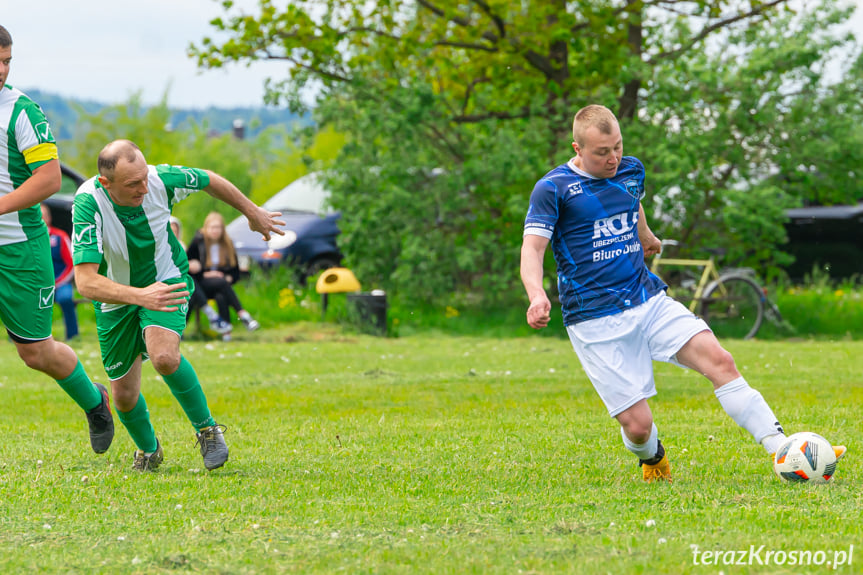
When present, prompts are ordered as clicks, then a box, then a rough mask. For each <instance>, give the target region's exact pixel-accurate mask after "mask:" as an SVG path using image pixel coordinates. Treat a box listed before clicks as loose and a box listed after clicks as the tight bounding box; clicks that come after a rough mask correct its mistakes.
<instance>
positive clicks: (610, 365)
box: [566, 292, 710, 417]
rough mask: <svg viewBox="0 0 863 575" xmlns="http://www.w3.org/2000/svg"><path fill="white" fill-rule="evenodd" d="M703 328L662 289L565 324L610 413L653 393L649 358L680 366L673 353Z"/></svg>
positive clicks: (689, 312) (586, 371)
mask: <svg viewBox="0 0 863 575" xmlns="http://www.w3.org/2000/svg"><path fill="white" fill-rule="evenodd" d="M705 330H708V331H709V330H710V328H709V327H708V326H707V323H706V322H705V321H704V320H703V319H701V318H700V317H697V316H695V315H694V314H693V313H692V312H691V311H689V309H687V308H686V306H684V305H683V304H681V303H680V302H678V301H676V300H674V299H672V298H670V297H668V295H666V293H665V292H661V293H659V294H657V295H655V296H653V297H652V298H650V299H649V300H647V301H646V302H644V303H643V304H641V305H638V306H636V307H634V308H632V309H628V310H626V311H624V312H622V313H618V314H615V315H610V316H606V317H600V318H597V319H591V320H587V321H584V322H580V323H577V324H574V325H568V326H566V331H567V333H568V334H569V340H570V341H571V342H572V347H573V349H574V350H575V353H576V355H578V359H579V360H580V361H581V365H582V367H583V368H584V371H585V373H587V377H588V378H589V379H590V382H591V383H592V384H593V387H594V388H595V389H596V392H597V393H598V394H599V397H600V398H601V399H602V402H603V403H604V404H605V407H606V408H607V409H608V413H609V415H611V417H615V416H617V415H618V414H620V413H621V412H622V411H625V410H626V409H628V408H630V407H632V406H633V405H635V403H637V402H638V401H640V400H642V399H647V398H649V397H653V396H654V395H656V384H655V383H654V380H653V361H654V360H655V361H663V362H666V363H672V364H674V365H678V366H680V367H684V366H682V365H681V364H679V363H678V362H677V359H676V357H675V356H676V355H677V352H678V351H680V349H681V348H682V347H683V346H684V345H686V343H687V342H688V341H689V340H690V339H692V338H693V337H694V336H695V335H696V334H698V333H701V332H702V331H705Z"/></svg>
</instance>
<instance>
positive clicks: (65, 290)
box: [42, 204, 78, 341]
mask: <svg viewBox="0 0 863 575" xmlns="http://www.w3.org/2000/svg"><path fill="white" fill-rule="evenodd" d="M42 219H43V220H45V225H46V226H48V233H49V234H50V235H51V259H52V260H53V261H54V286H55V287H54V303H56V304H57V305H59V306H60V309H61V310H62V311H63V322H64V323H65V324H66V340H67V341H68V340H70V339H72V338H73V337H77V335H78V314H77V313H75V288H74V287H73V284H72V278H73V277H74V276H73V274H74V268H73V267H72V241H71V240H70V239H69V234H67V233H66V232H64V231H63V230H61V229H59V228H55V227H53V226H52V225H51V209H50V208H49V207H48V206H47V205H45V204H42Z"/></svg>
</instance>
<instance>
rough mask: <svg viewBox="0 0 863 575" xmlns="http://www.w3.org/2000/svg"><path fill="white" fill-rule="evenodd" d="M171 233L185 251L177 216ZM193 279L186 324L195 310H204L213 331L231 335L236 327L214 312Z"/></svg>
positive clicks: (174, 217) (173, 217)
mask: <svg viewBox="0 0 863 575" xmlns="http://www.w3.org/2000/svg"><path fill="white" fill-rule="evenodd" d="M171 231H172V232H174V237H176V238H177V241H178V242H179V243H180V247H182V248H183V251H185V250H186V244H184V243H183V223H182V222H181V221H180V219H179V218H178V217H176V216H171ZM190 267H191V266H190ZM190 275H191V273H190ZM192 279H193V280H194V281H195V290H194V292H192V297H191V298H189V311H188V313H186V323H188V322H189V318H190V317H192V313H193V312H194V311H195V310H197V309H200V310H203V312H204V315H206V316H207V320H208V321H209V322H210V327H211V328H213V331H215V332H216V333H217V334H219V335H221V336H225V335H226V334H229V333H231V331H232V330H233V329H234V326H232V325H231V324H230V322H227V321H225V320H223V319H222V318H220V317H219V314H218V313H216V310H214V309H213V306H211V305H210V301H209V300H208V299H207V296H205V295H204V290H203V289H202V288H201V286H200V285H199V284H198V281H197V280H196V279H195V278H194V276H193V278H192Z"/></svg>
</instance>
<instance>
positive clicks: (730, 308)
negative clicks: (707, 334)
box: [701, 275, 764, 339]
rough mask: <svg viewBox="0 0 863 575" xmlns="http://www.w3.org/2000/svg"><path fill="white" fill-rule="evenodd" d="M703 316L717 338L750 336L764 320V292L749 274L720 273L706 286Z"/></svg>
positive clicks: (702, 298) (702, 300) (702, 306)
mask: <svg viewBox="0 0 863 575" xmlns="http://www.w3.org/2000/svg"><path fill="white" fill-rule="evenodd" d="M701 317H702V318H704V321H706V322H707V325H709V326H710V329H712V330H713V333H715V334H716V337H718V338H738V339H749V338H751V337H753V336H754V335H755V334H756V333H758V329H759V328H760V327H761V323H762V322H763V321H764V292H763V291H762V290H761V286H759V285H758V284H757V283H756V282H755V280H753V279H752V278H749V277H746V276H740V275H729V276H720V278H719V279H718V280H716V281H714V282H711V283H710V285H708V286H707V287H706V288H705V289H704V294H703V295H702V297H701Z"/></svg>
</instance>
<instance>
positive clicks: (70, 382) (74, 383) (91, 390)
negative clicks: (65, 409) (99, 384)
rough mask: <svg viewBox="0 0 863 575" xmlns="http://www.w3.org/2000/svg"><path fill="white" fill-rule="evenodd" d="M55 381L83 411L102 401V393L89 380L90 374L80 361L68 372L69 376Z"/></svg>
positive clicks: (96, 405)
mask: <svg viewBox="0 0 863 575" xmlns="http://www.w3.org/2000/svg"><path fill="white" fill-rule="evenodd" d="M57 383H59V384H60V387H62V388H63V391H65V392H66V393H67V394H69V397H71V398H72V399H74V400H75V403H77V404H78V405H79V406H80V407H81V409H83V410H84V411H90V410H91V409H93V408H95V407H98V406H99V404H101V403H102V394H101V393H100V392H99V390H98V389H97V388H96V386H95V385H93V382H92V381H90V376H88V375H87V372H86V371H84V366H83V365H81V362H80V361H78V365H76V366H75V369H73V370H72V373H70V374H69V377H67V378H65V379H58V380H57Z"/></svg>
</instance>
